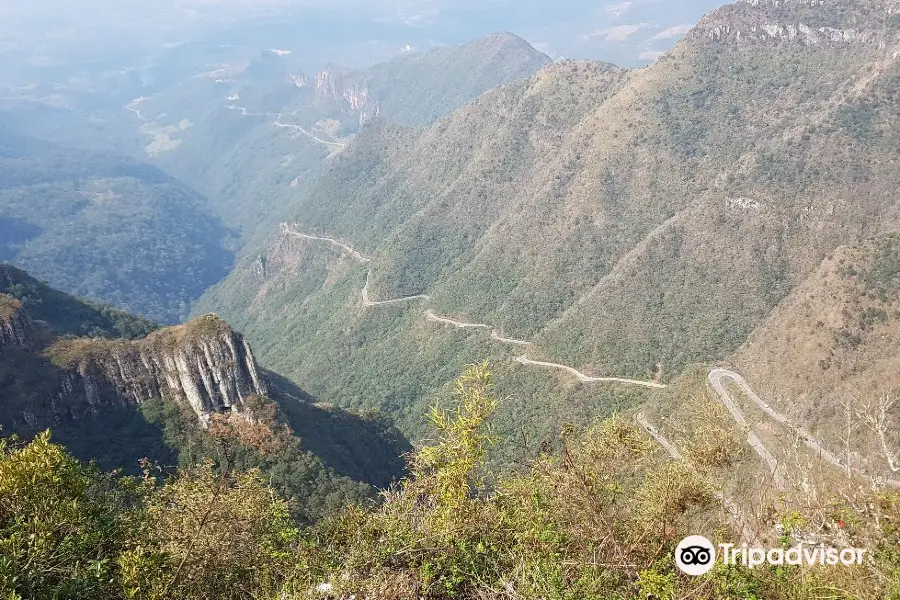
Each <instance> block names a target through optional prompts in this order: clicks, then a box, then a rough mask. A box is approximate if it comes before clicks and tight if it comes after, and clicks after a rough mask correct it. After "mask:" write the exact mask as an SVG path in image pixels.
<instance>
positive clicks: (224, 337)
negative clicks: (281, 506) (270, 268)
mask: <svg viewBox="0 0 900 600" xmlns="http://www.w3.org/2000/svg"><path fill="white" fill-rule="evenodd" d="M0 282H2V283H4V286H3V288H0V289H2V290H3V292H10V293H11V294H16V296H14V295H10V294H7V293H0V425H2V426H3V434H4V435H8V434H10V433H13V434H20V435H22V436H25V437H26V438H27V437H31V436H34V435H35V434H37V433H38V432H40V431H41V430H43V429H45V428H48V427H49V428H51V429H52V430H53V431H54V434H55V435H56V437H57V439H59V440H60V441H62V443H64V444H66V445H67V446H68V447H69V448H70V449H71V450H72V451H73V452H74V453H75V454H76V455H77V456H79V457H82V458H84V459H96V460H98V461H99V462H100V464H101V465H102V466H104V467H105V468H110V469H112V468H122V469H125V470H127V471H129V472H134V471H135V470H137V469H138V466H139V459H141V458H143V457H150V458H151V460H156V461H159V463H160V466H161V468H163V469H168V468H170V467H171V466H172V464H173V462H175V461H177V462H180V463H182V464H193V463H195V462H197V461H200V460H203V459H206V458H210V459H214V460H222V456H221V454H220V453H219V450H217V445H216V442H215V439H214V438H213V437H210V435H211V433H215V432H216V431H220V430H223V428H225V429H224V431H226V432H231V433H229V435H231V436H232V437H234V436H237V438H236V439H238V440H255V441H256V443H257V444H258V445H260V444H261V445H260V446H259V447H256V446H254V445H253V444H252V443H250V442H246V443H245V442H244V441H242V442H241V444H240V445H239V448H238V451H237V454H235V455H234V457H233V458H234V460H237V461H238V464H239V465H240V466H242V467H244V468H250V467H260V468H262V469H263V470H264V471H265V472H267V473H269V474H270V476H271V478H272V481H273V485H274V487H275V488H276V489H278V490H279V491H281V492H282V493H283V494H284V495H285V496H286V497H287V498H288V499H290V500H292V501H293V502H294V503H295V507H294V508H295V511H296V514H297V515H298V516H300V517H302V518H304V519H314V518H318V517H319V516H322V515H324V514H326V513H327V512H329V511H331V510H334V509H335V508H337V507H338V506H340V505H341V504H343V503H345V502H353V501H359V500H363V499H367V498H369V497H371V496H372V494H373V492H374V488H373V487H372V486H379V487H384V486H387V485H388V484H390V482H391V481H392V480H393V479H394V478H396V477H399V476H400V475H402V473H403V470H404V462H403V458H402V454H403V453H405V452H407V451H408V450H410V447H409V444H408V443H407V442H406V441H405V440H404V439H403V437H402V436H400V435H399V434H398V433H397V431H396V430H395V429H394V428H393V426H392V425H391V424H390V423H389V422H388V421H386V420H385V419H383V418H380V417H377V416H374V415H365V416H360V415H355V414H351V413H347V412H345V411H342V410H339V409H335V408H333V407H328V406H323V405H318V404H313V401H312V399H311V398H310V397H309V396H307V395H306V394H305V393H304V392H302V391H300V390H298V389H296V388H295V387H294V386H292V385H289V384H287V383H285V382H284V381H283V380H282V379H281V378H279V377H277V376H275V375H274V374H269V373H266V372H264V371H262V370H261V369H259V368H258V366H257V364H256V360H255V358H254V356H253V352H252V350H251V349H250V346H249V344H248V343H247V342H246V341H245V340H244V339H243V337H242V336H241V335H240V334H239V333H237V332H235V331H234V330H232V329H231V328H230V327H229V326H228V324H227V323H225V322H224V321H222V320H221V319H219V318H218V317H216V316H215V315H206V316H204V317H201V318H199V319H195V320H194V321H191V322H189V323H187V324H185V325H180V326H177V327H169V328H165V329H158V330H156V331H153V332H152V333H150V334H149V335H146V337H143V336H140V335H137V334H138V333H139V327H142V326H145V328H146V329H147V330H149V329H152V326H150V325H149V324H147V323H146V322H144V321H142V320H140V319H136V318H133V317H131V318H130V320H129V317H128V316H127V315H125V314H124V313H119V312H118V311H115V310H113V309H110V308H108V307H104V306H95V305H90V304H86V303H83V302H81V301H78V300H75V299H74V298H70V297H66V296H65V295H64V294H62V293H60V292H56V291H55V290H52V289H49V288H47V287H46V286H43V285H42V284H40V283H38V282H36V281H34V280H33V279H31V278H30V277H28V276H27V275H26V274H24V273H22V272H21V271H18V270H15V269H12V268H9V267H4V277H3V278H2V279H0ZM7 284H8V285H7ZM19 298H21V300H20V299H19ZM67 309H71V310H67ZM123 331H124V332H127V333H130V334H132V335H133V336H134V338H135V339H124V338H121V337H119V335H120V332H123ZM73 333H82V334H83V333H89V334H90V335H99V336H102V337H91V338H87V337H73V336H72V335H71V334H73ZM60 334H66V335H64V336H62V337H61V336H60ZM207 432H211V433H207ZM242 432H243V433H242ZM260 440H262V441H263V442H260ZM267 440H268V441H267Z"/></svg>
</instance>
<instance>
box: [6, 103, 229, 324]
mask: <svg viewBox="0 0 900 600" xmlns="http://www.w3.org/2000/svg"><path fill="white" fill-rule="evenodd" d="M14 115H15V113H10V114H3V115H2V116H0V260H8V261H11V262H13V263H15V264H17V265H19V266H20V267H23V268H26V269H28V270H30V271H32V272H33V273H34V274H35V275H36V276H38V277H41V278H42V279H46V280H47V281H49V282H50V283H51V284H53V285H54V286H57V287H59V288H61V289H63V290H65V291H67V292H69V293H72V294H75V295H78V296H84V297H88V298H92V299H94V300H98V301H104V302H111V303H115V304H117V305H120V306H124V307H127V308H128V309H130V310H132V311H133V312H135V313H138V314H141V315H144V316H146V317H149V318H152V319H155V320H157V321H162V322H167V323H174V322H177V321H178V320H180V319H181V318H183V317H184V316H186V315H187V312H188V310H189V307H190V304H191V303H192V302H193V300H194V299H195V298H196V297H197V296H199V295H200V294H201V293H203V291H204V290H205V289H206V288H207V287H209V286H210V285H212V284H213V283H215V282H216V281H218V280H219V279H220V278H221V277H222V276H224V275H225V274H226V273H227V270H228V269H229V267H230V266H231V263H232V253H231V252H230V251H229V250H227V249H226V247H225V245H226V242H227V240H228V239H229V238H230V237H231V236H232V234H231V232H230V231H229V230H228V229H227V228H225V227H224V226H223V225H222V223H221V222H220V221H219V220H218V219H216V218H215V217H213V216H211V215H210V214H208V212H207V210H208V209H207V206H206V202H205V200H204V199H203V198H202V197H200V196H199V195H198V194H197V193H196V192H194V191H192V190H191V189H189V188H187V187H186V186H185V185H183V184H181V183H179V182H177V181H175V180H173V179H172V178H171V177H169V176H168V175H165V174H164V173H163V172H162V171H160V170H159V169H157V168H156V167H153V166H150V165H148V164H142V163H140V162H137V161H135V160H133V159H130V158H128V157H126V156H123V155H120V154H116V153H113V152H107V151H102V150H96V149H85V148H75V147H69V146H63V145H59V144H57V143H55V142H52V141H47V140H44V139H39V138H37V137H34V136H30V135H28V134H26V133H25V132H24V131H23V128H21V127H18V126H16V125H15V124H14V122H13V118H14ZM95 143H96V142H91V144H90V145H91V146H94V145H95Z"/></svg>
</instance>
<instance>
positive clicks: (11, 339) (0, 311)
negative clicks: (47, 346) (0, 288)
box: [0, 294, 31, 349]
mask: <svg viewBox="0 0 900 600" xmlns="http://www.w3.org/2000/svg"><path fill="white" fill-rule="evenodd" d="M30 333H31V319H29V318H28V314H27V313H26V312H25V310H24V309H23V307H22V303H21V302H19V301H18V300H16V299H15V298H13V297H12V296H7V295H6V294H0V349H3V348H4V347H6V346H24V345H25V344H26V343H28V340H29V337H30Z"/></svg>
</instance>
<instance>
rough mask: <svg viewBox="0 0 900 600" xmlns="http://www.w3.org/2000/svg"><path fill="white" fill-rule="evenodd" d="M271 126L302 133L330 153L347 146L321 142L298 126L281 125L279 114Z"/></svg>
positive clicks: (326, 141) (321, 140) (340, 143)
mask: <svg viewBox="0 0 900 600" xmlns="http://www.w3.org/2000/svg"><path fill="white" fill-rule="evenodd" d="M272 126H273V127H280V128H282V129H292V130H294V131H299V132H300V133H302V134H303V135H305V136H306V137H308V138H309V139H311V140H313V141H314V142H318V143H319V144H323V145H325V146H328V147H329V148H330V149H331V151H332V152H334V151H335V148H337V150H343V149H344V148H346V147H347V144H345V143H343V142H334V141H331V142H329V141H328V140H323V139H322V138H320V137H318V136H316V135H314V134H312V133H310V132H309V131H307V130H306V129H304V128H303V127H300V126H299V125H291V124H290V123H282V122H281V114H278V115H277V116H276V117H275V122H274V123H273V124H272Z"/></svg>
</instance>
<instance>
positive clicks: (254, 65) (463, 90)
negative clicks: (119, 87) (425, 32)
mask: <svg viewBox="0 0 900 600" xmlns="http://www.w3.org/2000/svg"><path fill="white" fill-rule="evenodd" d="M550 62H551V60H550V59H549V58H548V57H547V56H546V55H544V54H541V53H540V52H538V51H536V50H535V49H534V48H532V47H531V46H530V45H529V44H528V43H527V42H525V41H524V40H522V39H521V38H518V37H516V36H514V35H512V34H507V33H503V34H497V35H493V36H490V37H487V38H483V39H479V40H475V41H473V42H470V43H468V44H464V45H461V46H449V47H445V48H438V49H434V50H431V51H428V52H423V53H410V54H406V55H403V56H400V57H398V58H395V59H394V60H392V61H389V62H387V63H383V64H378V65H375V66H373V67H369V68H365V69H358V70H354V69H346V68H341V67H338V66H333V65H332V66H328V67H326V68H323V69H319V70H317V71H316V72H314V73H310V72H307V71H305V70H304V68H303V64H304V63H305V60H304V57H303V56H300V55H294V54H293V53H290V52H288V51H280V50H263V51H259V50H256V51H252V52H251V51H247V52H246V53H245V54H244V55H243V59H238V57H232V60H231V61H229V62H228V63H227V64H223V65H222V66H221V67H210V68H208V69H207V70H205V71H204V72H200V73H197V74H195V75H194V76H193V77H190V78H185V79H184V80H183V81H181V82H180V83H179V84H178V85H170V86H167V87H165V88H164V89H163V90H161V91H160V92H158V93H156V94H153V95H152V96H150V97H147V98H138V99H135V100H134V101H133V102H132V103H131V104H130V106H129V107H128V108H129V110H130V111H131V113H132V115H133V119H132V123H133V124H134V125H137V126H139V127H141V129H142V131H143V132H144V137H145V152H146V154H147V155H148V156H149V157H151V158H152V160H153V161H154V163H155V164H157V165H159V166H160V168H162V169H163V170H165V171H166V172H168V173H171V174H172V175H174V176H175V177H178V178H179V179H181V180H182V181H185V182H187V183H188V184H190V185H192V186H193V187H194V188H195V189H197V190H199V191H200V192H202V193H203V194H204V195H206V196H208V197H209V198H210V199H211V200H212V202H213V205H214V207H215V208H216V210H217V211H218V214H219V215H220V216H221V218H222V219H223V220H224V221H225V222H226V223H228V224H229V225H230V226H232V227H235V228H238V229H241V230H242V231H243V232H244V233H248V232H254V231H255V227H256V226H258V225H259V224H265V225H266V226H267V227H271V226H272V225H274V224H277V222H278V220H279V219H280V218H281V217H282V216H283V214H282V212H281V210H280V207H281V205H283V204H284V202H285V201H286V199H287V198H289V197H290V196H291V195H292V194H293V193H294V192H295V191H296V189H298V188H302V187H304V186H305V185H307V182H308V181H309V180H311V179H313V175H314V174H315V173H317V172H318V171H319V170H320V169H321V168H322V167H323V166H324V165H326V164H327V163H328V162H329V159H330V158H332V157H333V156H335V155H337V154H339V153H340V152H342V151H343V150H344V149H345V148H346V147H347V146H348V145H349V144H350V141H351V139H352V137H353V135H354V134H355V132H356V131H357V130H358V129H359V128H360V126H361V125H362V124H363V123H366V122H368V121H370V120H372V119H374V118H376V117H379V118H382V119H386V120H389V121H391V122H395V123H399V124H404V125H409V126H417V125H424V124H427V123H430V122H432V121H434V120H436V119H438V118H439V117H441V116H443V115H445V114H447V113H449V112H450V111H452V110H454V109H456V108H459V107H460V106H462V105H463V104H465V103H466V102H468V101H470V100H472V99H473V98H475V97H477V96H479V95H480V94H482V93H484V92H485V91H487V90H489V89H491V88H494V87H496V86H499V85H502V84H504V83H507V82H510V81H514V80H517V79H521V78H524V77H528V76H530V75H532V74H533V73H534V72H535V71H537V70H538V69H540V68H541V67H543V66H545V65H547V64H549V63H550Z"/></svg>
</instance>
